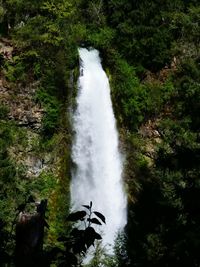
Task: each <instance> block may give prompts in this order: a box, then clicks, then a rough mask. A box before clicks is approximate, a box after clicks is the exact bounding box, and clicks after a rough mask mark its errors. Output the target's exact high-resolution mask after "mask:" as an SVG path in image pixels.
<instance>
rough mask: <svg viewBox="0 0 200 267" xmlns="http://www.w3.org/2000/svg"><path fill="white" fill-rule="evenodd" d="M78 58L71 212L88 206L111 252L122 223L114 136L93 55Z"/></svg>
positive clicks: (105, 87) (106, 90)
mask: <svg viewBox="0 0 200 267" xmlns="http://www.w3.org/2000/svg"><path fill="white" fill-rule="evenodd" d="M79 56H80V77H79V81H78V96H77V108H76V111H75V113H74V115H73V127H74V131H75V138H74V142H73V147H72V160H73V162H74V164H75V166H76V168H75V170H74V172H73V173H72V182H71V204H72V210H80V209H81V207H82V205H88V204H89V203H90V201H92V202H93V210H94V211H98V212H101V213H102V214H103V215H104V216H105V217H106V225H104V226H95V229H96V230H97V232H100V233H101V230H102V231H103V233H101V234H102V238H103V241H102V242H103V245H108V244H109V245H110V246H109V247H110V248H112V247H113V245H114V240H115V238H116V234H117V233H118V232H119V231H120V230H123V228H124V226H125V225H126V221H127V215H126V206H127V200H126V196H125V193H124V190H123V183H122V171H123V166H122V157H121V155H120V152H119V149H118V133H117V129H116V123H115V118H114V113H113V109H112V102H111V96H110V87H109V81H108V78H107V76H106V73H105V72H104V70H103V68H102V65H101V60H100V57H99V52H98V51H97V50H95V49H92V50H87V49H86V48H80V49H79ZM83 209H84V208H83ZM111 250H112V249H111Z"/></svg>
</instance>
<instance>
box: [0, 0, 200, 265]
mask: <svg viewBox="0 0 200 267" xmlns="http://www.w3.org/2000/svg"><path fill="white" fill-rule="evenodd" d="M0 35H1V37H4V38H8V39H9V40H11V42H12V45H13V46H14V51H13V55H12V60H6V59H5V57H4V56H3V55H1V58H0V63H1V73H2V76H3V77H4V78H5V79H6V81H7V82H8V83H9V84H10V86H11V87H13V88H17V86H16V85H20V86H23V87H26V86H27V85H29V84H31V83H34V82H37V84H38V88H37V92H36V94H35V97H34V98H35V99H34V101H35V102H36V103H37V104H38V105H40V106H41V107H42V108H43V109H44V116H43V119H42V127H41V128H40V130H39V132H38V134H39V136H40V138H39V140H38V143H37V145H36V146H35V148H34V149H35V153H38V154H39V155H43V154H45V153H48V154H51V155H53V157H54V158H56V159H57V161H56V164H57V165H56V166H57V172H56V174H55V173H53V172H52V171H51V170H47V171H43V172H42V173H41V174H40V175H39V177H38V178H37V179H36V178H31V179H28V178H27V177H26V175H25V173H26V172H25V168H24V166H23V164H21V165H20V164H18V163H17V162H15V158H14V157H13V155H12V153H11V152H12V148H13V147H15V146H17V145H19V146H20V145H21V146H22V147H26V144H25V143H26V142H27V141H26V139H27V132H26V130H25V129H23V128H20V127H18V126H17V123H14V122H12V121H9V119H8V117H7V114H8V112H9V110H8V107H7V106H5V105H1V106H0V168H1V171H0V185H1V190H0V196H1V200H0V231H1V236H2V240H1V244H0V253H4V252H6V253H10V254H11V253H12V250H13V244H12V242H11V243H9V242H7V241H6V240H7V239H8V233H9V232H10V230H11V228H12V222H13V220H14V218H15V216H16V212H15V210H16V208H17V206H18V205H19V204H20V203H22V202H23V201H24V198H26V197H27V195H28V194H29V192H30V191H32V192H33V193H34V194H35V195H36V196H38V197H47V198H48V199H49V203H50V204H49V205H50V207H51V208H50V211H49V224H50V231H49V236H48V241H47V244H48V246H53V243H55V242H56V238H57V237H58V236H59V235H60V234H64V235H65V234H66V232H67V231H68V227H69V226H68V223H67V222H66V217H67V214H68V211H69V182H70V167H71V166H70V164H71V162H70V152H71V138H72V132H71V129H70V118H69V114H68V110H69V105H71V104H73V101H74V99H73V98H74V96H75V94H76V90H73V89H72V88H75V87H76V85H75V84H74V81H73V77H72V76H73V74H74V75H75V76H77V66H78V56H77V47H78V46H87V47H90V46H94V47H95V48H97V49H99V50H100V53H101V55H102V62H103V65H104V67H105V69H106V70H107V73H108V74H109V78H110V83H111V89H112V99H113V106H114V110H115V115H116V118H117V122H118V128H119V130H120V133H121V137H122V141H123V144H124V149H125V151H126V155H127V157H126V162H125V180H126V183H127V187H128V200H129V202H128V225H127V227H126V231H125V232H126V233H125V234H126V235H125V237H124V238H122V239H119V240H118V242H116V246H118V248H120V247H122V248H123V250H125V248H126V253H125V254H126V256H125V257H124V256H123V255H124V254H123V253H121V252H120V253H119V251H120V249H118V252H117V250H116V259H111V258H110V259H107V258H104V264H105V266H108V267H109V266H113V265H114V266H119V267H122V266H131V267H146V266H149V267H151V266H152V267H160V266H162V267H165V266H166V267H167V266H172V265H173V266H191V267H197V266H199V264H200V257H199V251H198V250H199V247H200V244H199V240H200V237H199V232H200V229H199V224H200V216H199V214H200V201H199V194H200V180H199V174H200V169H199V160H200V143H199V142H200V139H199V130H200V118H199V110H200V70H199V63H200V46H199V42H200V6H199V1H197V0H188V1H184V0H175V1H171V0H165V1H160V0H153V1H147V0H141V1H127V0H113V1H106V0H94V1H85V0H73V1H68V0H52V1H48V0H42V1H36V0H34V1H33V0H26V1H22V0H5V1H0ZM74 80H76V77H74ZM20 136H23V137H20ZM54 163H55V162H54ZM5 247H6V250H5V249H4V248H5ZM99 251H100V252H98V250H97V255H96V258H94V261H93V263H91V266H92V264H93V265H95V266H101V265H100V264H101V263H100V262H101V261H99V259H100V258H101V255H100V254H104V252H102V251H101V250H100V249H99ZM6 253H5V254H4V258H6V257H7V256H6V255H7V254H6ZM98 253H99V254H98ZM105 262H106V263H105Z"/></svg>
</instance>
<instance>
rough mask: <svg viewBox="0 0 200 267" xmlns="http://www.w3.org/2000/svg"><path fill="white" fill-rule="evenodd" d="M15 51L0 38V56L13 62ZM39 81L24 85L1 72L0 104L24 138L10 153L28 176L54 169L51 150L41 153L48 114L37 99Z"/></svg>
mask: <svg viewBox="0 0 200 267" xmlns="http://www.w3.org/2000/svg"><path fill="white" fill-rule="evenodd" d="M13 51H14V48H13V46H12V44H11V42H10V41H9V40H7V39H0V56H1V57H2V58H3V59H4V60H5V61H12V53H13ZM38 84H39V83H38V82H32V83H30V84H27V85H26V86H24V85H22V84H20V83H15V84H13V83H9V82H8V81H7V80H6V78H5V75H4V73H3V71H1V72H0V104H1V105H3V106H5V107H7V108H8V120H10V121H12V122H13V123H14V124H15V125H16V127H17V128H18V129H21V130H20V131H21V132H20V133H19V135H21V138H23V139H24V140H23V142H20V144H19V143H16V144H15V146H13V147H11V149H10V155H11V157H12V158H13V160H14V161H15V162H16V163H17V164H20V165H23V167H24V169H25V172H26V175H27V177H32V176H33V177H37V176H39V175H40V173H41V172H42V171H47V170H49V169H51V170H52V169H54V166H53V160H52V158H51V155H50V153H42V152H39V153H38V151H39V149H38V147H39V145H40V144H39V140H40V131H41V128H42V118H43V116H44V114H45V111H44V109H43V108H42V107H41V105H40V103H37V101H36V100H35V99H36V98H35V95H36V90H37V88H38ZM22 143H23V145H22Z"/></svg>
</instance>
